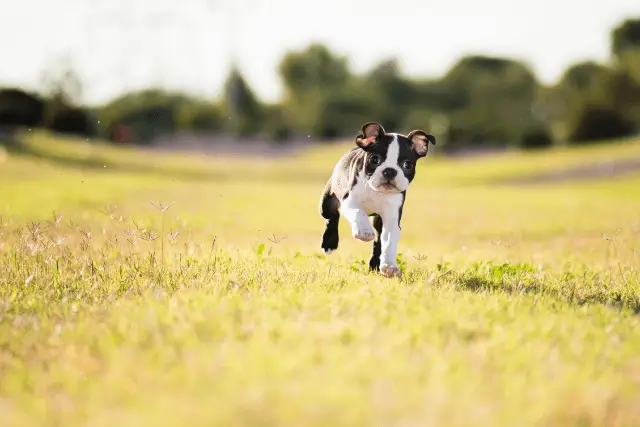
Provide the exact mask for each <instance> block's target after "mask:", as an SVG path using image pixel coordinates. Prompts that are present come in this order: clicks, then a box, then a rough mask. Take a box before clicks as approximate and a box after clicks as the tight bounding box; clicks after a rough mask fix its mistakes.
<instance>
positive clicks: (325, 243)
mask: <svg viewBox="0 0 640 427" xmlns="http://www.w3.org/2000/svg"><path fill="white" fill-rule="evenodd" d="M339 240H340V239H339V237H338V233H337V232H336V231H332V230H327V231H325V233H324V234H323V235H322V242H321V243H320V247H321V248H322V252H324V253H325V255H330V254H331V253H332V252H334V251H335V250H336V249H338V241H339Z"/></svg>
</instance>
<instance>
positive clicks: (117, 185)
mask: <svg viewBox="0 0 640 427" xmlns="http://www.w3.org/2000/svg"><path fill="white" fill-rule="evenodd" d="M84 144H85V143H84V142H83V141H80V142H74V141H63V140H58V139H54V138H52V137H50V136H48V135H46V134H34V135H30V137H29V138H28V142H27V144H26V146H25V147H23V149H22V150H19V151H15V152H12V153H10V154H9V155H8V156H7V155H5V156H0V212H2V219H1V220H0V410H1V411H2V420H3V421H2V425H3V426H65V427H73V426H107V425H109V426H111V425H118V426H123V427H127V426H140V425H153V426H178V425H186V424H189V425H193V426H211V425H233V426H245V425H246V426H249V425H250V426H255V425H264V426H267V425H268V426H271V425H282V426H300V425H304V426H325V425H331V426H365V425H366V426H370V425H380V426H382V425H384V426H391V425H393V426H414V425H415V426H425V425H428V426H436V425H437V426H467V425H474V426H514V425H519V426H636V425H639V424H640V329H639V328H640V318H639V317H638V313H640V274H639V272H638V256H640V192H638V188H640V174H639V173H632V174H629V175H625V176H620V177H616V178H611V179H606V180H605V179H602V180H599V181H576V182H558V183H547V184H537V185H532V186H514V185H511V186H510V185H506V184H497V183H495V182H494V180H496V179H501V178H508V177H516V176H521V175H530V174H534V173H539V172H542V171H549V170H553V169H556V168H563V167H570V166H574V165H583V164H587V163H591V162H597V161H600V160H606V159H621V158H625V157H636V156H637V157H640V144H639V143H638V142H637V141H630V142H627V143H616V144H605V145H597V146H591V147H586V148H577V149H576V148H573V149H569V148H559V149H555V150H553V151H547V152H543V153H528V154H527V153H519V152H513V153H507V154H501V155H494V156H491V157H488V158H473V159H447V158H443V157H439V156H432V157H428V158H427V159H426V160H425V161H424V163H422V164H421V165H419V166H418V176H417V178H416V180H415V181H414V183H413V184H412V185H411V188H410V190H409V192H408V200H407V206H406V208H405V211H404V215H403V235H402V238H401V242H400V248H399V250H400V252H401V255H400V261H401V265H402V267H403V269H404V272H405V274H404V276H403V278H402V279H401V280H397V279H393V280H388V279H384V278H382V277H380V276H379V275H377V274H372V273H369V272H368V271H366V268H365V265H366V260H368V257H369V252H370V249H371V248H370V245H368V244H363V243H360V242H357V241H354V240H353V239H352V238H351V237H350V233H349V228H348V226H347V225H346V224H345V222H344V221H342V223H341V225H340V231H341V238H342V240H341V242H340V248H339V249H338V251H337V252H336V253H335V254H333V255H332V256H331V257H325V256H323V255H321V254H320V251H319V241H320V235H321V233H322V230H323V225H324V224H323V220H322V218H320V217H319V216H318V214H317V211H316V210H317V202H318V197H319V194H320V192H321V191H322V188H323V186H324V183H325V182H326V179H327V178H328V175H329V173H330V171H331V169H332V168H333V165H334V163H335V161H336V160H337V158H338V157H339V156H340V154H341V152H342V151H343V150H344V149H345V147H346V146H338V147H321V148H317V149H314V150H311V151H309V152H305V153H301V154H299V155H296V156H294V157H291V158H287V159H279V160H276V159H251V158H249V159H229V158H214V159H207V158H203V157H198V156H195V155H184V154H181V155H177V154H171V155H168V154H158V153H145V152H140V151H136V150H132V149H127V148H114V147H109V146H101V145H100V144H95V143H93V144H92V146H91V149H90V150H87V146H86V145H84ZM347 146H348V145H347ZM83 150H85V151H83ZM101 166H102V167H101ZM105 166H106V167H105ZM247 167H250V169H246V168H247ZM248 170H249V171H251V173H248V172H247V171H248ZM154 205H155V206H154Z"/></svg>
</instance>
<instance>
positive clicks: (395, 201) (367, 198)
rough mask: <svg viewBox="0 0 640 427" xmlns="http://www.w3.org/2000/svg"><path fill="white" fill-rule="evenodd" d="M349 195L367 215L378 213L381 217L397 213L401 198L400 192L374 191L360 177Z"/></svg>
mask: <svg viewBox="0 0 640 427" xmlns="http://www.w3.org/2000/svg"><path fill="white" fill-rule="evenodd" d="M351 197H353V199H354V200H355V201H356V202H357V203H358V205H359V206H360V208H361V209H362V210H363V211H365V212H366V214H367V215H371V214H378V215H380V216H382V217H385V216H387V215H388V214H394V213H397V212H398V209H400V205H401V204H402V198H403V196H402V194H400V193H382V192H379V191H375V190H373V189H372V188H371V187H369V186H368V185H367V184H366V181H365V180H364V179H362V178H361V179H359V180H358V183H357V184H356V185H355V186H354V188H353V189H352V191H351Z"/></svg>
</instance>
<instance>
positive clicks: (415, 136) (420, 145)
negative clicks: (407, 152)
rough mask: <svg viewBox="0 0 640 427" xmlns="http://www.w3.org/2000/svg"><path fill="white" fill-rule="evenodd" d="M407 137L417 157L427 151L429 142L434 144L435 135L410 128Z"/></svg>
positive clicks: (424, 154) (422, 155)
mask: <svg viewBox="0 0 640 427" xmlns="http://www.w3.org/2000/svg"><path fill="white" fill-rule="evenodd" d="M407 139H409V141H411V148H413V151H415V152H416V154H417V155H418V157H424V156H426V155H427V151H429V143H432V144H433V145H436V137H435V136H433V135H430V134H428V133H426V132H425V131H423V130H420V129H417V130H412V131H411V132H409V135H407Z"/></svg>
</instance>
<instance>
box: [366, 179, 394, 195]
mask: <svg viewBox="0 0 640 427" xmlns="http://www.w3.org/2000/svg"><path fill="white" fill-rule="evenodd" d="M372 188H373V189H374V190H375V191H380V192H383V193H389V192H398V191H400V189H399V188H398V187H397V186H396V184H394V183H393V182H391V181H385V182H382V183H380V184H378V185H376V186H375V187H374V186H372Z"/></svg>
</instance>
